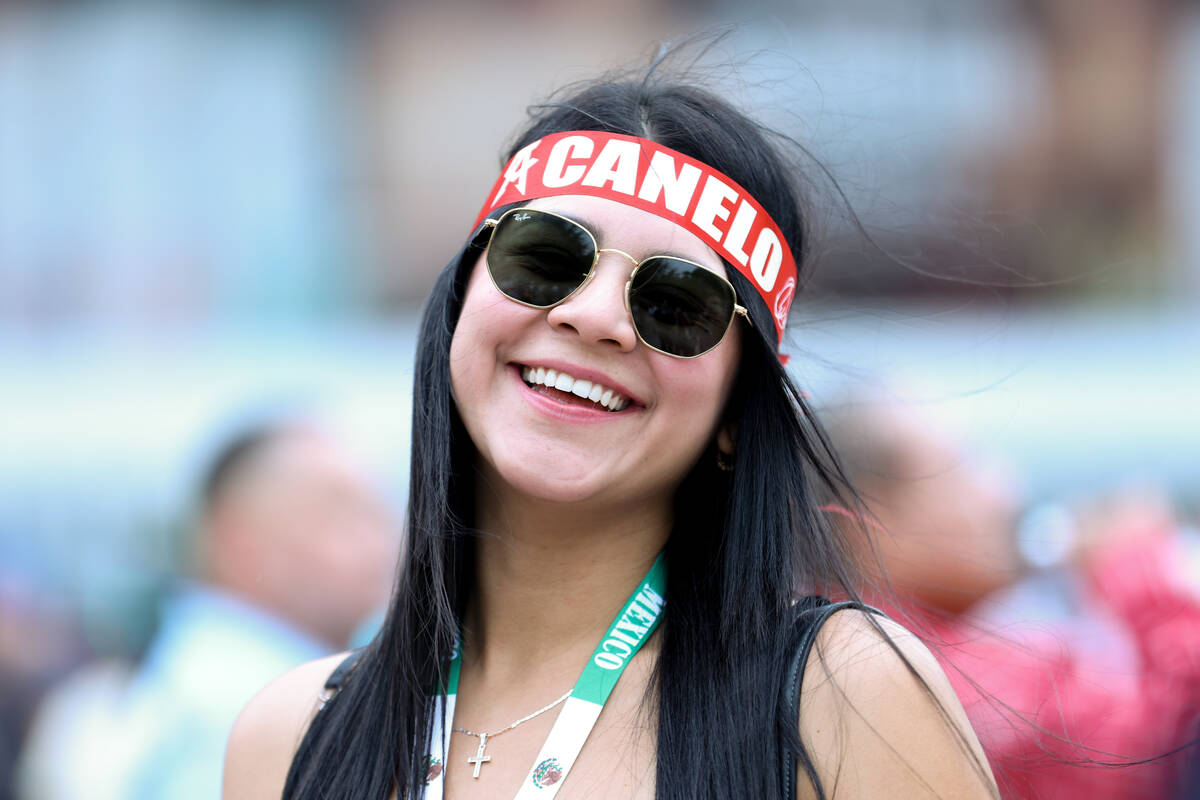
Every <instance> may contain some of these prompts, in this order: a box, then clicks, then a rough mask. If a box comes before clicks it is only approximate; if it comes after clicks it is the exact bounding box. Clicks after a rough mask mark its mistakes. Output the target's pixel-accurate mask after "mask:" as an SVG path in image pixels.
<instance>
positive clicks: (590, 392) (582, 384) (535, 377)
mask: <svg viewBox="0 0 1200 800" xmlns="http://www.w3.org/2000/svg"><path fill="white" fill-rule="evenodd" d="M521 379H522V380H524V381H525V383H526V384H527V385H529V386H531V387H533V388H534V389H538V390H539V391H541V392H542V393H543V394H549V393H550V392H555V393H561V394H563V395H569V396H570V399H571V400H572V401H574V402H578V401H577V400H575V398H579V399H580V400H586V401H590V402H591V403H592V404H594V405H597V406H600V407H602V408H605V409H607V410H608V411H621V410H622V409H624V408H625V407H626V406H628V405H629V398H628V397H626V396H625V395H623V394H619V393H618V392H615V391H613V390H612V389H610V388H608V387H607V386H604V385H602V384H599V383H593V382H591V381H585V380H583V379H582V378H575V377H572V376H571V375H568V374H567V373H565V372H559V371H558V370H553V369H547V368H546V367H521ZM541 387H545V388H541ZM561 399H564V400H565V399H567V398H565V397H563V398H561Z"/></svg>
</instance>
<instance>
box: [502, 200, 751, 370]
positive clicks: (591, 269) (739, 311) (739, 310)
mask: <svg viewBox="0 0 1200 800" xmlns="http://www.w3.org/2000/svg"><path fill="white" fill-rule="evenodd" d="M531 211H532V212H534V213H537V214H545V215H547V216H550V217H555V218H557V219H561V220H562V221H564V222H567V223H569V224H571V225H574V226H575V227H577V228H579V229H580V230H581V231H583V232H584V233H586V234H587V235H588V238H589V239H591V241H592V263H591V264H590V265H589V266H588V271H587V274H586V275H585V276H584V277H583V280H582V281H580V283H579V285H578V286H576V287H575V288H574V289H572V290H571V291H570V293H568V294H567V295H566V296H565V297H563V298H562V299H561V300H556V301H554V302H553V303H550V304H549V305H544V306H543V305H538V304H536V303H526V302H525V301H524V300H518V299H517V298H515V297H513V296H512V295H510V294H508V293H507V292H505V291H504V290H503V289H501V288H500V285H499V284H497V283H496V276H495V275H493V274H492V262H491V260H490V257H491V252H492V251H491V236H492V233H494V232H495V230H496V228H497V227H498V226H499V225H500V223H501V222H502V221H504V219H505V217H508V216H510V215H512V214H517V213H521V212H525V213H528V212H531ZM483 228H485V229H490V232H489V233H488V244H487V250H486V252H485V253H484V262H485V263H486V264H487V273H488V280H490V281H491V282H492V286H494V287H496V291H498V292H500V294H502V295H504V296H505V297H506V298H508V299H509V300H511V301H512V302H514V303H518V304H520V305H523V306H525V307H527V308H537V309H542V310H545V309H548V308H554V307H555V306H557V305H560V304H562V303H565V302H566V301H567V300H570V299H571V298H572V297H574V296H575V295H576V294H578V293H579V292H581V291H583V289H584V287H585V286H587V285H588V284H589V283H590V282H591V280H592V277H593V276H594V275H595V274H596V264H598V263H599V262H600V254H601V253H617V254H619V255H622V256H624V257H625V258H627V259H629V261H630V262H631V263H632V264H633V272H631V273H629V279H628V280H627V281H625V313H627V314H629V321H630V322H631V323H632V325H633V332H634V333H635V334H636V335H637V338H638V341H639V342H641V343H642V344H643V345H645V346H646V347H648V348H650V349H651V350H653V351H655V352H656V353H662V354H663V355H665V356H670V357H671V358H682V359H692V358H699V357H700V356H703V355H706V354H707V353H711V352H712V351H713V350H715V349H717V348H718V347H720V346H721V342H723V341H725V337H726V336H728V335H729V329H730V328H732V327H733V321H734V319H735V318H737V317H738V316H741V317H742V318H743V319H744V320H746V322H747V323H749V325H750V327H752V328H753V327H754V322H753V320H751V319H750V314H749V312H747V311H746V308H745V306H743V305H741V304H740V303H738V301H737V299H738V297H737V290H736V289H734V288H733V284H732V283H730V282H729V279H728V278H726V277H725V276H724V275H719V274H717V273H716V272H713V271H712V270H711V269H709V268H708V267H706V266H704V265H703V264H700V263H698V262H695V261H692V260H690V259H687V258H680V257H679V256H673V255H670V254H668V253H654V254H653V255H648V256H646V257H645V258H643V259H642V260H641V261H638V260H637V259H636V258H634V257H633V256H631V255H630V254H629V253H626V252H625V251H624V250H618V249H617V248H615V247H600V242H599V241H598V240H597V239H596V235H595V234H594V233H592V232H591V231H590V230H588V228H587V226H585V225H583V224H582V223H580V222H577V221H576V220H573V219H571V218H570V217H565V216H563V215H562V214H556V213H554V212H553V211H543V210H542V209H540V208H524V207H522V208H510V209H509V210H508V211H505V212H504V213H503V214H501V215H500V216H499V217H497V218H495V219H492V218H491V217H489V218H488V219H485V220H484V221H483ZM655 258H669V259H671V260H673V261H682V262H683V263H685V264H690V265H692V266H693V267H697V268H699V269H702V270H704V271H705V272H707V273H708V274H710V275H712V276H713V277H714V278H716V279H717V280H719V281H720V282H721V283H723V284H725V286H727V287H728V288H729V294H730V296H731V297H732V298H733V311H731V312H730V314H729V319H728V320H727V321H726V322H725V330H724V332H722V333H721V338H720V339H718V340H717V341H716V343H715V344H713V345H712V347H709V348H708V349H707V350H704V351H703V352H700V353H697V354H696V355H694V356H681V355H679V354H678V353H671V352H668V351H666V350H663V349H662V348H659V347H655V346H654V345H652V344H650V343H649V342H647V341H646V339H645V338H644V337H643V336H642V332H641V331H640V330H638V325H637V319H636V318H635V317H634V316H633V309H632V307H631V306H630V304H629V292H630V290H631V288H632V287H633V279H634V276H636V275H637V273H638V270H639V269H641V268H642V265H643V264H645V263H646V262H647V261H650V260H651V259H655Z"/></svg>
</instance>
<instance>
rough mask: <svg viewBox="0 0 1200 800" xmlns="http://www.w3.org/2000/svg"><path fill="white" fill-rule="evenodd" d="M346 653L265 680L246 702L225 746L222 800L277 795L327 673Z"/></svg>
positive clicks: (309, 719) (312, 715) (314, 707)
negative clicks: (260, 688)
mask: <svg viewBox="0 0 1200 800" xmlns="http://www.w3.org/2000/svg"><path fill="white" fill-rule="evenodd" d="M346 655H347V654H346V653H339V654H338V655H335V656H329V657H327V658H321V659H317V660H316V661H309V662H308V663H307V664H301V665H300V666H298V667H296V668H295V669H293V670H290V671H289V672H285V673H284V674H283V675H281V676H280V677H278V678H276V679H275V680H274V681H272V682H271V683H269V684H267V686H266V687H264V688H263V689H262V691H260V692H259V693H258V694H256V695H255V696H254V698H253V699H251V700H250V702H249V703H247V704H246V707H245V708H244V709H242V713H241V714H240V715H238V718H237V722H235V723H234V726H233V733H231V734H230V736H229V745H228V746H227V747H226V750H225V777H224V781H223V787H222V790H221V796H222V798H223V799H224V800H241V798H247V799H249V798H255V799H256V800H257V798H262V797H279V796H280V795H282V794H283V784H284V781H285V780H286V779H287V773H288V768H289V767H290V766H291V763H292V757H293V756H294V755H295V753H296V748H297V747H298V746H299V745H300V740H301V739H302V738H303V737H304V732H305V731H306V730H307V729H308V725H309V723H311V722H312V719H313V717H314V716H315V715H316V713H317V710H318V709H319V707H320V696H321V692H322V691H323V689H324V688H325V681H326V680H328V678H329V675H330V673H331V672H333V670H334V669H335V668H336V667H337V665H338V664H340V663H341V661H342V659H344V658H345V657H346Z"/></svg>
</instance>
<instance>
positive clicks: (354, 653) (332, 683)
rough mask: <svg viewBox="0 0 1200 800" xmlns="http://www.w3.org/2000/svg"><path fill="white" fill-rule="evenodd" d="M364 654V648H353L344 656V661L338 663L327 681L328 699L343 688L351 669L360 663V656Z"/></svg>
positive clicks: (326, 693) (326, 694)
mask: <svg viewBox="0 0 1200 800" xmlns="http://www.w3.org/2000/svg"><path fill="white" fill-rule="evenodd" d="M362 654H363V651H362V648H359V649H358V650H351V651H350V655H348V656H346V657H345V658H343V659H342V663H340V664H338V665H337V668H336V669H335V670H334V671H333V672H331V673H330V674H329V680H327V681H325V697H326V699H328V698H330V697H333V696H334V695H335V694H337V692H338V690H339V689H341V688H342V684H343V683H345V682H346V676H347V675H349V674H350V670H352V669H354V665H355V664H357V663H358V659H359V656H361V655H362Z"/></svg>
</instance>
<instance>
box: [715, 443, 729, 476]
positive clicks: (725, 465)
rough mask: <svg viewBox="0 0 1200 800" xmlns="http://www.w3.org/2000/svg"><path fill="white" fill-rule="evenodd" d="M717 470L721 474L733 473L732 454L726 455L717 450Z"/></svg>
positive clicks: (719, 449) (722, 451)
mask: <svg viewBox="0 0 1200 800" xmlns="http://www.w3.org/2000/svg"><path fill="white" fill-rule="evenodd" d="M717 469H719V470H721V472H733V453H726V452H725V451H724V450H722V449H721V448H719V447H718V448H717Z"/></svg>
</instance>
